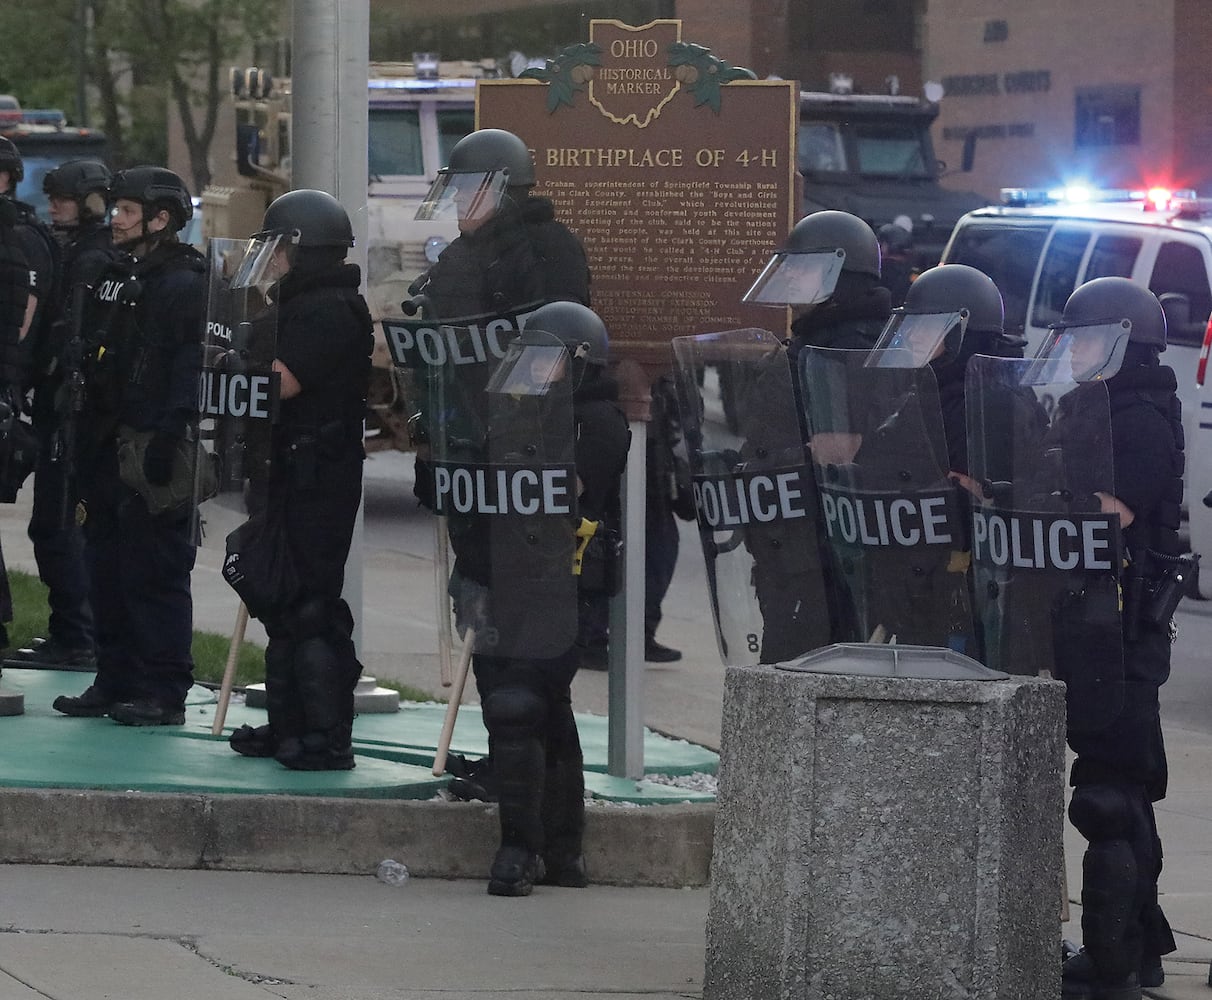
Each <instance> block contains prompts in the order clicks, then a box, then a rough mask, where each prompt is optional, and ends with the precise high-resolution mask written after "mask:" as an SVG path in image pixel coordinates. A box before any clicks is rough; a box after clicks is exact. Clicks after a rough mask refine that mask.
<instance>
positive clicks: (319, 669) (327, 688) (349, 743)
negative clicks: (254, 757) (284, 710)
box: [274, 636, 361, 771]
mask: <svg viewBox="0 0 1212 1000" xmlns="http://www.w3.org/2000/svg"><path fill="white" fill-rule="evenodd" d="M343 652H344V650H343V649H342V648H341V644H340V643H339V641H338V642H334V641H333V637H332V636H325V637H316V638H312V639H306V640H304V641H303V642H300V643H298V644H297V645H296V647H295V657H294V668H295V680H296V684H297V691H298V699H299V705H300V707H301V708H302V710H303V726H304V732H303V733H302V735H301V736H299V737H298V738H297V739H290V740H283V741H282V742H281V743H280V744H279V746H278V750H277V752H276V753H275V754H274V757H275V758H276V759H277V761H278V763H279V764H281V765H282V766H283V767H288V768H290V769H292V770H295V771H348V770H350V769H351V768H352V767H353V766H354V754H353V716H354V695H353V693H354V687H355V686H356V685H357V672H355V671H354V667H355V666H356V667H357V671H359V672H360V670H361V665H360V664H357V661H356V660H354V663H353V664H349V663H346V662H344V660H345V659H346V658H345V657H343V656H342V655H341V654H342V653H343ZM350 674H352V678H351V677H350V676H349V675H350Z"/></svg>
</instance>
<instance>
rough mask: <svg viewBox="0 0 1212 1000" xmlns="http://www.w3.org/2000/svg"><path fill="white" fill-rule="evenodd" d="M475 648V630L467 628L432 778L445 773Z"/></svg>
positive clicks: (439, 739) (436, 751)
mask: <svg viewBox="0 0 1212 1000" xmlns="http://www.w3.org/2000/svg"><path fill="white" fill-rule="evenodd" d="M475 648H476V630H475V629H474V628H469V629H468V630H467V632H466V634H465V635H464V636H463V653H462V655H461V656H460V657H459V669H458V670H457V671H456V672H455V677H454V686H453V687H452V688H451V691H450V701H448V702H447V703H446V718H445V719H443V720H442V735H441V736H439V737H438V747H437V749H436V750H435V751H434V755H433V776H434V777H435V778H440V777H442V775H443V774H445V773H446V755H447V754H448V753H449V752H450V739H451V737H452V736H454V727H455V719H456V718H458V715H459V704H460V703H461V702H462V701H463V687H464V686H465V685H466V683H467V671H468V668H469V667H470V666H471V652H472V650H473V649H475Z"/></svg>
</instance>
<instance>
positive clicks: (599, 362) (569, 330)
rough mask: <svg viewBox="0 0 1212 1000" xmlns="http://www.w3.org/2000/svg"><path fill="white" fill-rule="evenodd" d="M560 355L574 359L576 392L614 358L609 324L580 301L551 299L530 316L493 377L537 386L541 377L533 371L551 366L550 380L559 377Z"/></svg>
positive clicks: (498, 382) (505, 382) (498, 381)
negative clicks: (611, 352)
mask: <svg viewBox="0 0 1212 1000" xmlns="http://www.w3.org/2000/svg"><path fill="white" fill-rule="evenodd" d="M553 350H554V351H555V354H554V355H553V354H552V351H553ZM556 355H558V356H559V357H561V358H567V359H568V360H569V361H570V362H571V365H572V386H573V389H574V391H575V389H576V388H578V387H579V386H580V385H581V383H582V382H583V381H585V380H586V378H587V377H588V378H590V379H593V378H596V377H597V375H598V374H600V373H601V372H602V371H604V370H605V368H606V365H607V363H608V362H609V360H610V338H609V336H608V335H607V333H606V324H605V323H603V322H602V320H601V318H600V317H599V316H598V314H597V313H595V312H594V311H593V310H592V309H590V308H589V307H588V306H583V305H581V303H579V302H568V301H560V302H549V303H548V304H547V305H545V306H540V307H539V308H538V309H536V310H535V311H534V312H532V313H531V314H530V315H529V316H527V317H526V321H525V326H524V327H523V330H522V334H521V336H519V337H518V338H517V339H516V340H514V341H513V343H511V344H510V345H509V348H508V349H507V350H506V352H505V358H504V359H503V360H502V361H501V364H500V366H499V368H498V370H497V374H496V375H494V376H493V381H494V384H496V385H498V386H501V385H509V384H513V385H525V384H528V383H534V384H536V385H537V383H538V381H539V380H538V379H536V378H535V377H534V376H533V375H532V374H530V373H531V372H538V371H547V370H548V369H550V372H549V374H548V375H547V382H550V381H552V380H554V379H555V378H557V377H558V376H559V369H558V367H557V366H555V365H554V364H553V363H552V362H553V361H554V358H555V356H556ZM541 388H542V387H539V390H538V391H541ZM510 391H514V390H510Z"/></svg>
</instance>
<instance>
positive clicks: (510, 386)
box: [487, 338, 568, 396]
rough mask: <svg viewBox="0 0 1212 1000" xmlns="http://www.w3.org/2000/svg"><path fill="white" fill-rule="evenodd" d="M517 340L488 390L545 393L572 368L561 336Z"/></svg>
mask: <svg viewBox="0 0 1212 1000" xmlns="http://www.w3.org/2000/svg"><path fill="white" fill-rule="evenodd" d="M524 339H525V338H521V339H519V340H515V341H514V342H513V343H512V344H510V345H509V347H508V348H507V349H506V350H505V357H503V358H502V359H501V363H500V364H499V365H497V368H496V371H494V372H493V373H492V377H491V378H490V379H489V380H488V386H487V390H488V392H496V393H503V394H506V395H510V396H544V395H546V394H547V392H548V390H549V389H550V388H551V387H552V386H553V385H554V384H555V383H556V382H558V381H560V379H562V378H563V377H564V376H565V374H566V373H567V371H568V351H567V349H566V348H565V347H564V345H563V344H561V343H560V342H559V341H557V340H554V339H552V340H548V341H546V342H545V343H542V344H535V343H524V342H523V340H524Z"/></svg>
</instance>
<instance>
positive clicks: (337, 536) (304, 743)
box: [264, 253, 374, 769]
mask: <svg viewBox="0 0 1212 1000" xmlns="http://www.w3.org/2000/svg"><path fill="white" fill-rule="evenodd" d="M360 280H361V273H360V271H359V269H358V267H357V265H356V264H348V263H325V264H318V263H317V264H316V265H314V266H309V265H308V264H307V263H306V262H305V261H304V259H303V256H302V253H300V256H299V258H297V259H296V262H295V264H294V265H293V266H292V268H291V270H290V271H289V272H288V273H287V275H286V276H285V277H284V278H283V279H282V280H281V281H280V282H279V283H278V284H277V285H276V286H275V288H274V292H273V297H274V299H275V301H276V303H277V306H278V310H279V312H278V350H277V357H278V359H279V360H280V361H281V362H282V363H283V364H284V365H285V366H286V367H287V368H288V369H290V372H291V374H293V375H294V377H295V378H296V379H297V380H298V381H299V383H300V385H301V386H302V391H301V392H300V393H299V394H298V395H296V396H294V397H293V398H291V399H286V400H283V401H282V404H281V409H280V412H279V418H278V423H277V425H276V427H275V428H274V435H273V451H272V456H271V462H270V469H271V471H270V483H269V498H268V516H269V517H270V518H281V519H283V520H284V522H285V534H286V538H287V540H288V544H289V545H290V550H291V555H292V557H293V561H294V565H295V569H296V571H297V574H298V578H299V582H300V585H301V591H300V594H299V596H298V598H297V600H296V601H295V602H294V604H293V605H292V607H291V610H290V611H289V612H287V613H286V614H284V615H283V616H281V618H278V619H274V620H271V621H266V622H265V623H264V624H265V631H266V633H267V635H268V637H269V643H268V645H267V647H266V650H265V685H266V694H267V701H268V709H269V724H270V727H271V730H272V734H273V746H274V747H275V748H276V753H275V756H276V757H277V759H278V760H279V761H280V762H281V763H283V764H285V765H286V766H287V767H293V768H299V769H312V768H323V769H334V768H342V767H353V753H352V750H351V744H350V739H351V733H352V727H353V716H354V698H353V692H354V688H355V686H356V685H357V681H358V677H359V675H360V674H361V672H362V665H361V664H360V663H359V662H358V659H357V655H356V652H355V649H354V644H353V639H352V635H353V626H354V621H353V614H352V612H351V611H350V608H349V605H348V604H347V603H346V602H345V601H344V600H343V599H342V597H341V591H342V587H343V585H344V581H345V562H346V559H347V558H348V556H349V548H350V544H351V542H352V540H353V530H354V522H355V520H356V518H357V512H358V504H359V502H360V500H361V495H362V462H363V460H364V458H365V452H364V450H363V447H362V416H363V413H364V412H365V407H366V389H367V385H368V382H369V379H370V354H371V350H372V349H373V346H374V344H373V332H372V329H373V327H372V322H371V318H370V312H369V310H368V309H367V306H366V302H365V300H364V299H363V298H362V296H361V295H360V294H359V293H358V285H359V282H360Z"/></svg>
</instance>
